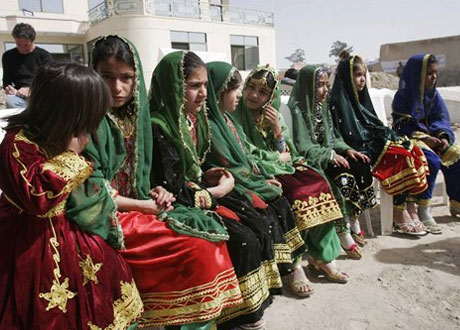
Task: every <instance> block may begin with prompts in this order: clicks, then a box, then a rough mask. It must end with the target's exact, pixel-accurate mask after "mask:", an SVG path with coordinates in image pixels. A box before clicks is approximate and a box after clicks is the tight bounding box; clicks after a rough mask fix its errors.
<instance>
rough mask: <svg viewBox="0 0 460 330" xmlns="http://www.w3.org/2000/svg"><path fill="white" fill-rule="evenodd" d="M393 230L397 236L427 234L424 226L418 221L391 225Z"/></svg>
mask: <svg viewBox="0 0 460 330" xmlns="http://www.w3.org/2000/svg"><path fill="white" fill-rule="evenodd" d="M393 230H394V231H395V232H397V233H399V234H403V235H409V236H425V235H427V234H428V232H427V231H426V228H425V226H424V225H423V223H421V222H420V221H411V222H404V223H396V222H394V223H393Z"/></svg>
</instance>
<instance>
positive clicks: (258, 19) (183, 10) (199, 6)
mask: <svg viewBox="0 0 460 330" xmlns="http://www.w3.org/2000/svg"><path fill="white" fill-rule="evenodd" d="M88 14H89V21H90V23H91V24H96V23H98V22H100V21H102V20H104V19H107V18H109V17H112V16H120V15H128V14H138V15H148V16H163V17H164V16H168V17H178V18H188V19H198V20H211V21H214V22H225V23H233V24H243V25H256V26H265V27H273V26H274V16H273V13H270V12H264V11H259V10H252V9H243V8H236V7H231V6H227V5H216V4H210V3H208V2H200V1H199V0H107V1H104V2H103V3H101V4H100V5H98V6H96V7H94V8H92V9H90V11H89V13H88Z"/></svg>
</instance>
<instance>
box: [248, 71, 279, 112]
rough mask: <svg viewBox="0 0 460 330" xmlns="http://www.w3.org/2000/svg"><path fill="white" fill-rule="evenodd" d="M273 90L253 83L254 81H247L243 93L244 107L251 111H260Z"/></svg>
mask: <svg viewBox="0 0 460 330" xmlns="http://www.w3.org/2000/svg"><path fill="white" fill-rule="evenodd" d="M272 91H273V89H271V88H270V87H268V86H264V85H261V84H258V83H255V82H254V79H252V78H251V79H249V82H248V83H247V85H246V88H245V89H244V91H243V94H244V98H245V99H246V105H247V107H248V108H249V109H251V110H259V109H261V108H262V107H263V106H264V104H265V103H267V101H268V100H269V98H270V96H271V94H272Z"/></svg>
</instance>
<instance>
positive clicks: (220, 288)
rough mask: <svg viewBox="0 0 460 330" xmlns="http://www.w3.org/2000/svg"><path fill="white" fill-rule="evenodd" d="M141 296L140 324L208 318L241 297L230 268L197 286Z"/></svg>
mask: <svg viewBox="0 0 460 330" xmlns="http://www.w3.org/2000/svg"><path fill="white" fill-rule="evenodd" d="M141 297H142V300H143V302H144V307H145V311H144V313H142V316H141V319H140V324H142V327H152V326H164V325H174V324H186V323H194V322H203V321H206V320H212V319H214V318H216V317H217V316H219V315H220V313H221V311H222V309H224V308H226V307H230V306H233V305H238V304H240V303H241V302H242V301H243V300H242V298H241V292H240V288H239V286H238V280H237V278H236V276H235V273H234V271H233V268H231V269H228V270H225V271H223V272H222V273H220V274H218V275H217V276H216V277H215V278H214V280H213V281H211V282H209V283H206V284H203V285H200V286H197V287H193V288H189V289H186V290H183V291H171V292H159V293H158V292H157V293H146V294H142V295H141Z"/></svg>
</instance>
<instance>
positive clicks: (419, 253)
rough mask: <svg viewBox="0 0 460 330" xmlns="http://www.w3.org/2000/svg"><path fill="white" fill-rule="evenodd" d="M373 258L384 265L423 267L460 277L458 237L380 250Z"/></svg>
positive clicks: (459, 242) (459, 243)
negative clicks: (409, 246)
mask: <svg viewBox="0 0 460 330" xmlns="http://www.w3.org/2000/svg"><path fill="white" fill-rule="evenodd" d="M375 258H376V260H377V261H379V262H382V263H386V264H401V265H408V266H410V265H414V266H425V267H428V268H431V269H437V270H440V271H443V272H446V273H450V274H453V275H457V276H460V237H452V238H447V239H444V240H442V241H437V242H432V243H423V244H419V245H417V246H414V247H411V248H394V249H385V250H380V251H379V252H377V254H376V255H375Z"/></svg>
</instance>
